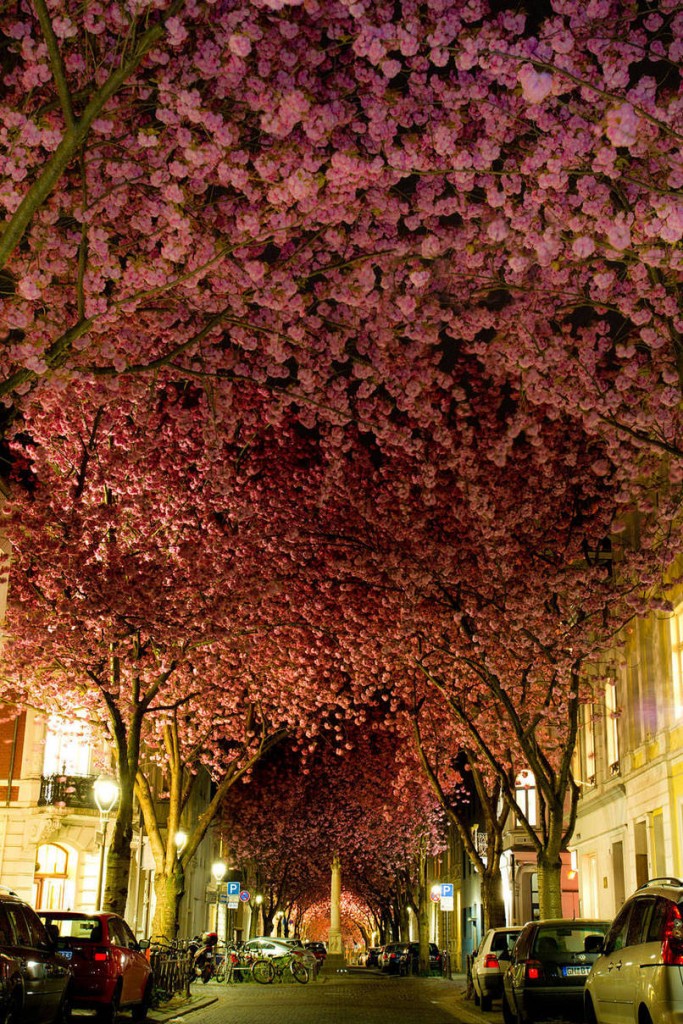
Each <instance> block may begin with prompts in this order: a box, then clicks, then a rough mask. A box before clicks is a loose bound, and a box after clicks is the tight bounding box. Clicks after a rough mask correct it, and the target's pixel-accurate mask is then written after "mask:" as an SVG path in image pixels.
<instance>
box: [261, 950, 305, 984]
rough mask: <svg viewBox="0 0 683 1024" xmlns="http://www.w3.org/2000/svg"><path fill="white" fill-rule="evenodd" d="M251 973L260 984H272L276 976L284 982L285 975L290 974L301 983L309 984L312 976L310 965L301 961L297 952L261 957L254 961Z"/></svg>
mask: <svg viewBox="0 0 683 1024" xmlns="http://www.w3.org/2000/svg"><path fill="white" fill-rule="evenodd" d="M251 974H252V977H253V979H254V981H257V982H258V983H259V985H270V984H272V982H273V981H274V980H275V978H276V977H277V978H278V979H279V980H280V981H281V982H282V981H284V980H285V976H288V975H290V974H291V976H292V977H293V978H294V980H295V981H298V982H299V984H300V985H306V984H308V982H309V981H310V978H311V975H310V972H309V970H308V967H306V965H305V964H302V963H301V960H300V959H299V958H298V957H297V955H296V954H295V953H287V954H285V956H273V957H260V958H259V959H258V960H255V961H254V964H253V965H252V968H251Z"/></svg>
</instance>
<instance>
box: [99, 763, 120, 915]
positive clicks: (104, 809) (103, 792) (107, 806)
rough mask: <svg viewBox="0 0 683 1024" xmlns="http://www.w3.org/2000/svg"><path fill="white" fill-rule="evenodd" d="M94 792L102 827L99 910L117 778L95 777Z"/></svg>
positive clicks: (117, 789)
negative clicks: (108, 826) (108, 831)
mask: <svg viewBox="0 0 683 1024" xmlns="http://www.w3.org/2000/svg"><path fill="white" fill-rule="evenodd" d="M93 793H94V796H95V803H96V804H97V809H98V811H99V812H100V825H101V827H102V849H101V850H100V871H99V877H98V879H97V901H96V903H95V909H96V910H99V909H100V907H101V906H102V889H103V885H104V854H105V850H106V848H107V825H108V824H109V815H110V814H111V812H112V810H113V809H114V805H115V804H116V801H117V800H118V798H119V786H118V783H117V782H116V780H115V779H110V778H108V777H107V776H106V775H100V776H99V777H98V778H97V779H95V782H94V785H93Z"/></svg>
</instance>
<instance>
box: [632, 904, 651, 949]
mask: <svg viewBox="0 0 683 1024" xmlns="http://www.w3.org/2000/svg"><path fill="white" fill-rule="evenodd" d="M654 909H655V900H654V899H652V898H651V897H650V898H644V899H640V900H635V901H634V903H633V910H632V911H631V917H630V919H629V923H628V935H627V937H626V945H627V946H637V945H638V944H639V943H641V942H644V941H645V937H646V935H647V933H648V931H649V928H650V922H651V920H652V913H653V911H654Z"/></svg>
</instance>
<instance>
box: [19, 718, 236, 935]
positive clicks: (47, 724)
mask: <svg viewBox="0 0 683 1024" xmlns="http://www.w3.org/2000/svg"><path fill="white" fill-rule="evenodd" d="M107 761H108V756H107V754H106V747H105V746H104V745H103V740H102V736H101V733H99V732H98V731H97V730H96V729H95V728H94V727H93V726H92V725H91V724H90V722H89V721H88V720H87V718H86V717H85V716H84V717H82V718H79V716H78V715H70V716H69V717H68V718H67V717H66V716H63V715H60V714H58V713H55V714H52V715H44V714H39V713H37V712H36V711H34V710H32V709H27V710H18V709H16V708H9V707H8V708H6V709H5V716H4V719H3V720H2V721H0V883H1V884H2V885H3V886H5V887H7V888H9V889H12V890H13V891H15V892H16V893H17V894H18V895H19V896H21V897H22V898H23V899H25V900H27V902H29V903H30V904H31V905H32V906H34V907H36V908H40V909H45V910H47V909H63V910H65V909H73V910H85V911H92V910H95V909H97V902H98V891H99V889H100V884H101V872H102V871H103V870H104V864H105V857H106V849H105V847H104V842H103V841H104V839H105V832H104V830H103V828H102V821H101V817H100V812H99V810H98V808H97V805H96V802H95V796H94V790H93V785H94V782H95V779H96V778H97V777H98V775H100V773H101V772H102V768H103V766H104V765H105V764H106V763H107ZM200 781H201V784H200V785H198V786H197V787H196V792H195V793H194V794H193V799H192V803H191V805H190V806H189V807H188V808H187V818H188V822H191V821H193V820H194V819H195V818H196V817H197V816H198V814H199V812H200V810H203V809H204V807H205V806H206V803H208V799H209V790H210V781H209V779H208V777H205V778H203V779H202V780H200ZM160 810H161V813H162V820H163V800H160ZM131 854H132V862H131V873H130V882H129V893H128V904H127V907H126V914H125V916H126V919H127V920H128V922H129V924H130V925H131V927H132V928H133V930H134V932H135V934H136V935H137V937H138V938H143V937H145V938H146V937H148V936H149V935H150V932H151V926H152V918H153V915H154V860H153V858H152V855H151V851H150V848H149V842H148V840H147V837H146V836H145V833H144V828H143V824H142V819H141V816H138V818H137V819H136V822H135V826H134V832H133V839H132V843H131ZM215 857H216V851H215V847H214V840H213V836H212V835H208V836H206V837H205V839H204V840H203V842H202V843H201V845H200V847H199V850H198V851H197V854H196V855H195V857H194V858H193V860H192V862H191V864H190V866H189V868H188V870H187V872H186V878H185V895H184V897H183V900H182V902H181V906H180V910H179V919H178V933H179V935H180V936H182V937H190V936H192V935H195V934H200V933H201V932H202V931H205V930H206V929H207V928H209V927H214V926H215V922H216V886H215V882H213V881H212V875H211V865H212V863H213V861H214V860H215Z"/></svg>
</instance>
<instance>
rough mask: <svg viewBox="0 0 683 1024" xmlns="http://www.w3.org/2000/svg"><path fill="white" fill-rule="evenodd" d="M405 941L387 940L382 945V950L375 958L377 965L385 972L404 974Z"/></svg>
mask: <svg viewBox="0 0 683 1024" xmlns="http://www.w3.org/2000/svg"><path fill="white" fill-rule="evenodd" d="M404 950H405V943H403V942H389V943H387V945H386V946H383V947H382V952H381V953H380V954H379V956H378V958H377V966H378V967H379V969H380V970H381V971H384V973H385V974H405V973H406V969H407V968H406V961H405V953H404Z"/></svg>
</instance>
